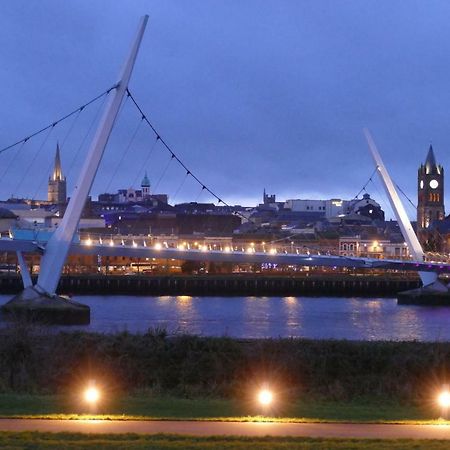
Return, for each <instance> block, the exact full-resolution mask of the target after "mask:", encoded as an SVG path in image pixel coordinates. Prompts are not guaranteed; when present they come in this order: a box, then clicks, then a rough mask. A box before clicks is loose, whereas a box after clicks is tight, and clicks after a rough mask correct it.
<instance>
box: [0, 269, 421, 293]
mask: <svg viewBox="0 0 450 450" xmlns="http://www.w3.org/2000/svg"><path fill="white" fill-rule="evenodd" d="M419 286H420V282H419V280H418V279H415V278H404V279H402V278H399V277H398V276H397V277H386V276H374V275H367V276H354V277H352V276H342V277H337V276H301V277H299V276H265V275H258V274H256V275H210V274H208V275H170V276H154V275H151V276H149V275H122V276H118V275H110V276H106V275H76V276H68V275H64V276H62V277H61V280H60V282H59V286H58V293H59V294H69V295H197V296H212V295H214V296H242V295H245V296H246V295H250V296H251V295H256V296H300V295H307V296H345V297H348V296H359V297H363V296H379V297H395V296H396V295H397V293H398V292H401V291H406V290H409V289H415V288H418V287H419ZM21 290H22V280H21V278H20V276H17V275H3V276H0V294H17V293H18V292H20V291H21Z"/></svg>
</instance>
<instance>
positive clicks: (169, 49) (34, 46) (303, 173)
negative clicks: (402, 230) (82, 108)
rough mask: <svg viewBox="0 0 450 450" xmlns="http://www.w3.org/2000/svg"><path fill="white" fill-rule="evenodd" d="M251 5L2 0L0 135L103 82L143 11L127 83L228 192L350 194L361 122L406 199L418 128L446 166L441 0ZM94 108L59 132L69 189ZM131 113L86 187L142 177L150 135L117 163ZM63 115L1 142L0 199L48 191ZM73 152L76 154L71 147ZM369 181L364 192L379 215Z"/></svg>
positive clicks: (195, 166) (362, 171)
mask: <svg viewBox="0 0 450 450" xmlns="http://www.w3.org/2000/svg"><path fill="white" fill-rule="evenodd" d="M106 5H107V6H106ZM258 5H261V6H260V7H258V8H256V4H255V3H254V2H247V3H245V4H240V3H238V2H231V3H228V2H227V3H225V2H215V3H208V4H204V3H201V2H191V3H190V4H189V6H187V5H185V4H183V3H182V2H171V3H170V4H167V3H163V2H155V3H148V2H134V3H133V4H132V5H131V6H129V5H127V7H125V6H124V5H121V4H109V3H108V4H107V3H106V2H92V3H89V4H83V3H76V2H65V3H64V4H59V3H57V2H52V1H50V2H45V1H44V2H26V3H25V2H14V3H13V2H5V3H3V4H2V9H3V14H2V16H1V18H0V21H1V23H2V31H1V33H2V34H3V36H2V37H3V39H2V41H3V42H5V46H4V47H3V49H2V50H1V53H2V60H3V61H7V64H5V67H3V68H2V70H1V71H0V79H1V80H2V82H3V85H4V86H5V101H4V104H3V108H2V110H1V112H0V114H1V119H2V123H3V124H4V126H3V127H2V130H1V131H0V140H1V141H0V147H3V146H5V145H8V144H10V143H11V142H14V141H16V140H17V139H20V138H22V137H24V136H26V135H28V134H29V133H31V132H32V131H34V130H36V129H39V128H40V127H42V126H44V125H46V124H48V123H51V122H52V121H53V120H55V119H56V118H58V117H59V116H61V115H63V114H64V113H66V112H68V111H70V110H71V109H73V108H74V107H77V106H79V105H81V104H82V103H84V102H85V101H87V100H89V99H90V98H92V97H94V96H95V95H97V94H98V93H100V92H102V91H103V90H105V89H106V88H108V87H110V86H111V85H112V84H113V83H114V81H115V77H116V73H117V71H118V69H119V66H120V61H121V60H122V58H123V56H124V54H125V53H126V51H127V44H128V41H129V39H130V37H131V36H132V34H133V32H134V28H135V26H136V21H137V18H138V17H139V16H141V15H142V14H143V13H149V14H150V22H149V29H148V31H149V33H148V35H147V36H146V37H145V39H144V42H143V46H142V49H141V53H140V55H139V58H138V61H137V65H136V70H135V73H134V75H133V78H132V81H131V84H130V90H131V91H132V92H133V94H134V95H135V96H136V98H137V99H138V101H139V103H140V105H141V106H142V107H143V108H144V109H145V111H146V113H147V114H148V115H149V116H150V117H151V119H152V122H153V123H154V124H155V126H156V127H157V129H158V130H159V132H160V133H161V135H162V136H163V137H164V138H165V139H166V140H167V141H168V142H170V144H171V146H172V147H173V148H174V150H175V151H176V152H177V154H178V155H179V156H180V157H181V159H182V160H183V161H184V162H186V164H187V165H188V166H189V167H190V168H191V169H192V171H193V172H195V173H196V175H198V176H199V178H200V179H202V181H203V182H204V183H205V184H206V185H208V186H209V187H211V188H212V189H213V190H214V191H215V192H217V193H218V194H219V195H220V196H221V197H223V198H224V200H225V201H227V202H228V203H231V204H233V203H241V204H247V203H249V202H253V203H255V202H258V201H259V200H260V197H261V192H262V189H263V188H264V187H265V188H266V189H267V191H268V192H270V193H276V194H277V196H278V198H280V199H287V198H332V197H340V198H347V197H349V198H351V197H353V196H354V195H355V194H356V193H357V192H358V191H359V190H360V188H361V187H362V185H363V184H364V183H365V182H366V181H367V179H368V178H369V176H370V175H371V174H372V172H373V168H374V167H373V163H372V161H371V159H370V156H369V153H368V150H367V145H366V143H365V141H364V138H363V135H362V128H363V127H364V126H367V127H369V128H370V129H371V131H372V133H373V135H374V139H375V141H376V143H377V145H378V147H379V149H380V151H381V153H382V155H383V158H384V159H385V162H386V165H387V167H388V169H389V170H390V172H391V175H392V176H393V178H394V179H395V180H396V182H397V183H398V184H399V186H401V188H402V189H403V190H404V191H405V192H406V193H407V194H408V196H409V197H410V198H411V199H412V200H413V201H416V187H417V185H416V183H417V180H416V175H417V168H418V166H419V165H420V164H421V163H423V162H424V160H425V157H426V152H427V149H428V146H429V143H430V141H432V143H433V147H434V149H435V152H436V157H437V160H438V162H439V163H440V164H442V165H443V166H444V167H445V168H446V167H447V166H448V156H447V155H448V152H446V151H445V148H446V145H448V144H447V143H448V137H447V136H446V133H445V131H446V118H447V114H448V112H447V111H446V109H445V105H446V104H448V103H449V102H448V100H450V99H447V95H448V94H447V92H446V90H445V85H444V83H445V82H446V80H447V79H448V75H449V74H450V65H449V64H448V63H446V61H445V59H444V58H443V55H445V54H446V51H445V50H446V48H447V47H448V42H449V39H448V38H449V37H450V36H448V34H449V32H448V31H447V29H446V26H445V17H446V14H445V12H446V11H447V12H449V10H450V7H449V5H447V4H446V3H445V2H432V3H427V5H426V6H425V5H423V4H421V3H409V4H408V5H407V6H406V5H404V4H400V3H399V4H394V5H392V4H391V3H389V2H381V3H377V5H376V7H375V4H372V3H364V4H363V5H361V4H358V2H315V3H314V4H313V3H308V2H301V3H294V2H282V3H278V2H263V3H261V4H260V3H258ZM380 5H381V7H380ZM44 18H45V20H46V24H47V25H46V27H42V26H41V24H42V23H43V20H44ZM95 109H96V106H94V110H95ZM86 114H87V112H86ZM90 114H91V115H92V113H90ZM91 120H92V118H91V117H89V116H87V118H86V120H85V122H84V123H83V122H82V120H81V119H80V121H79V123H77V124H76V125H77V126H76V127H74V131H73V133H72V134H71V135H70V139H68V140H67V142H66V144H65V145H63V146H62V150H61V156H62V159H63V167H64V164H65V161H69V162H68V163H66V164H68V165H69V166H70V170H69V173H68V174H67V175H68V195H69V196H70V190H71V187H72V186H73V183H74V180H75V178H76V171H77V169H78V168H79V164H78V165H77V161H75V163H74V165H73V167H72V166H71V164H70V161H71V159H72V157H73V155H74V154H75V153H76V152H75V150H76V147H77V145H78V142H80V139H81V138H82V137H83V135H84V133H85V132H86V129H87V127H88V126H89V123H90V122H91ZM138 122H139V117H138V116H137V115H136V112H135V111H134V110H133V109H132V108H131V107H130V106H129V105H128V104H127V105H125V107H124V111H123V115H122V117H121V120H119V122H118V124H117V127H116V129H115V131H114V132H113V136H112V138H111V141H110V144H109V146H108V148H107V150H106V154H105V158H104V161H103V163H102V166H101V168H100V170H99V173H98V176H97V179H96V182H95V183H94V187H93V190H92V194H93V196H96V195H98V194H99V193H102V192H103V191H105V190H107V189H105V188H108V189H109V190H110V191H113V192H115V191H116V190H117V189H119V188H122V187H127V186H129V185H132V184H133V181H134V179H135V178H138V183H139V182H140V179H139V176H140V174H139V172H140V171H142V170H143V167H142V161H143V160H144V159H145V157H146V156H145V155H146V152H147V151H148V147H149V146H150V144H151V134H150V133H147V131H145V130H144V129H143V127H141V129H139V134H138V135H137V138H136V140H135V141H134V142H133V145H132V146H131V149H130V150H131V152H130V153H129V155H128V156H127V157H126V158H125V159H124V160H123V161H122V165H123V167H119V170H118V171H117V163H118V161H120V159H121V158H122V153H121V152H123V151H124V149H126V148H127V146H128V144H129V142H130V135H131V134H132V133H133V130H134V129H135V127H136V124H138ZM82 125H84V128H83V126H82ZM64 126H65V128H64V127H61V129H60V130H55V132H54V133H53V134H52V135H51V136H49V138H48V140H47V142H46V144H45V145H44V146H43V148H42V149H40V148H39V146H40V145H41V144H42V141H43V137H38V138H37V139H36V140H35V141H34V142H32V141H30V143H29V144H27V146H25V147H24V149H23V150H26V151H24V152H23V154H19V156H17V157H15V158H14V161H12V159H13V153H12V152H14V151H16V150H17V149H12V150H10V151H8V152H5V153H4V154H1V155H0V167H1V169H0V170H1V171H2V172H3V167H6V166H8V165H9V164H10V162H11V161H12V164H11V169H10V170H9V171H8V173H7V174H6V175H5V176H4V179H3V180H2V183H1V186H0V195H1V197H2V198H7V197H8V196H9V195H11V194H16V195H17V196H21V193H22V195H23V196H30V197H31V196H33V194H34V193H35V192H36V191H39V192H38V193H37V196H38V197H39V196H40V197H41V198H45V192H46V180H47V178H48V173H46V172H48V170H47V168H49V167H51V161H52V160H53V156H54V149H55V147H56V141H57V140H59V141H60V142H61V141H63V140H64V137H65V136H66V134H67V133H68V131H69V128H70V126H71V123H70V122H68V123H67V124H66V125H64ZM146 133H147V134H146ZM39 151H40V153H39V154H38V152H39ZM35 155H38V156H39V157H38V158H36V160H35V162H34V163H33V164H30V162H33V158H34V157H35ZM76 159H78V162H79V163H81V161H82V159H83V158H82V152H81V154H80V155H78V156H77V158H76ZM166 160H167V153H164V152H163V151H162V149H156V150H155V155H154V158H153V159H152V160H151V163H150V166H151V167H148V168H145V169H148V170H149V171H150V173H149V176H150V178H151V180H150V181H151V182H152V187H155V184H156V183H157V182H158V180H159V178H160V174H161V173H162V171H163V170H164V167H165V165H166ZM175 169H176V168H174V167H172V166H171V167H170V170H169V171H168V172H167V174H166V176H165V177H163V178H162V180H161V183H160V184H159V186H158V189H157V190H160V191H167V193H168V194H169V197H172V198H173V194H174V193H175V192H177V189H178V187H179V186H180V184H181V183H182V181H183V177H184V173H183V172H182V171H181V172H180V171H178V172H177V171H176V170H175ZM24 171H25V172H28V173H26V175H27V176H26V177H25V179H23V180H22V178H23V174H24ZM71 171H72V172H73V173H70V172H71ZM116 171H117V173H116ZM34 174H37V176H34ZM112 174H115V176H114V177H113V178H114V179H112V180H111V175H112ZM130 174H132V175H131V176H130ZM40 178H42V179H43V180H45V182H44V183H42V181H41V180H40ZM230 180H232V184H231V185H230ZM376 184H377V186H372V185H369V186H368V188H367V190H368V192H370V193H371V194H372V197H374V198H375V199H377V200H378V201H380V203H382V206H383V208H384V209H385V211H386V212H387V215H388V216H391V213H390V208H389V207H387V202H386V197H385V195H384V193H383V195H382V196H381V195H380V194H381V192H382V188H381V184H380V183H379V182H378V180H377V181H376ZM41 185H42V186H41ZM40 186H41V187H40ZM11 190H12V191H14V190H17V191H18V192H8V191H11ZM197 197H198V201H210V200H212V199H211V197H208V196H206V195H203V194H202V195H199V189H198V186H195V185H194V184H193V183H192V184H189V183H186V185H185V186H183V189H182V191H181V193H180V194H179V197H178V198H176V199H175V201H176V202H181V201H195V200H196V199H197ZM446 200H448V195H447V196H446ZM447 203H448V202H447ZM410 216H411V217H414V213H413V212H410Z"/></svg>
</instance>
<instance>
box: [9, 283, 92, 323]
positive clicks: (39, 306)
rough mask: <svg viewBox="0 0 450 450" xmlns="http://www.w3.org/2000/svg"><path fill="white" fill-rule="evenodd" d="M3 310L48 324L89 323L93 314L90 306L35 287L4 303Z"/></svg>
mask: <svg viewBox="0 0 450 450" xmlns="http://www.w3.org/2000/svg"><path fill="white" fill-rule="evenodd" d="M1 310H2V313H3V314H4V315H5V316H6V317H11V318H17V319H26V320H30V321H33V322H40V323H43V324H46V325H88V324H89V323H90V316H91V310H90V308H89V306H87V305H83V304H81V303H77V302H74V301H72V300H68V299H66V298H64V297H60V296H58V295H55V296H50V295H45V294H41V293H39V292H38V291H37V290H36V289H35V288H34V287H27V288H26V289H24V290H23V291H22V292H21V293H20V294H18V295H16V296H15V297H13V298H12V299H11V300H10V301H9V302H8V303H6V304H5V305H3V306H2V308H1Z"/></svg>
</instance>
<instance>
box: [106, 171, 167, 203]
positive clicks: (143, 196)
mask: <svg viewBox="0 0 450 450" xmlns="http://www.w3.org/2000/svg"><path fill="white" fill-rule="evenodd" d="M168 200H169V199H168V196H167V194H152V193H151V192H150V181H149V179H148V176H147V172H145V175H144V178H143V179H142V182H141V189H134V188H132V187H129V188H128V189H119V190H118V191H117V194H108V193H104V194H100V195H99V196H98V201H99V202H100V203H116V204H117V203H122V204H125V203H142V202H146V203H152V201H153V203H155V202H156V203H155V204H157V203H158V202H162V203H167V202H168Z"/></svg>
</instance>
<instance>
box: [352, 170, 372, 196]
mask: <svg viewBox="0 0 450 450" xmlns="http://www.w3.org/2000/svg"><path fill="white" fill-rule="evenodd" d="M377 170H378V166H377V167H375V169H374V171H373V172H372V174H371V175H370V177H369V179H368V180H367V181H366V182H365V183H364V185H363V187H362V188H361V189H360V190H359V192H358V193H357V194H356V195H355V196H354V197H353V200H355V199H357V198H358V197H359V194H361V192H364V191H365V190H366V187H367V185H368V184H369V183H370V182H371V181H372V177H373V176H374V175H375V173H376V172H377Z"/></svg>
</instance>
